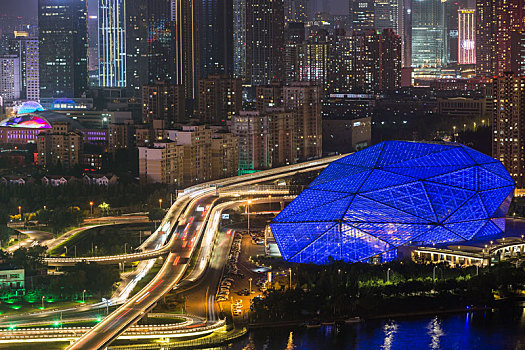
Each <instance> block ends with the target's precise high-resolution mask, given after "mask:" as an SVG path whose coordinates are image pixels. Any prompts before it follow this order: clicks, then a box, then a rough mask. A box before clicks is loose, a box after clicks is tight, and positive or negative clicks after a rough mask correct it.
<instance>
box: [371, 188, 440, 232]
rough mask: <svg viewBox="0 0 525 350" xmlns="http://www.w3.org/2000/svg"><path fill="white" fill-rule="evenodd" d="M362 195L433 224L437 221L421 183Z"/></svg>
mask: <svg viewBox="0 0 525 350" xmlns="http://www.w3.org/2000/svg"><path fill="white" fill-rule="evenodd" d="M362 195H363V196H366V197H367V198H370V199H373V200H375V201H378V202H381V203H384V204H387V205H390V206H392V207H394V208H398V209H403V210H405V211H407V212H409V213H411V214H413V215H415V216H419V217H420V218H424V219H426V220H429V221H433V222H434V221H436V220H437V219H436V215H435V213H434V210H433V209H432V206H431V205H430V202H429V200H428V197H427V193H426V191H425V188H424V186H423V184H422V183H421V182H417V183H413V184H408V185H402V186H396V187H390V188H386V189H383V190H378V191H374V192H368V193H363V194H362Z"/></svg>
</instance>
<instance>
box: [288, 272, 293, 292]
mask: <svg viewBox="0 0 525 350" xmlns="http://www.w3.org/2000/svg"><path fill="white" fill-rule="evenodd" d="M288 272H289V273H290V290H291V289H292V268H289V269H288Z"/></svg>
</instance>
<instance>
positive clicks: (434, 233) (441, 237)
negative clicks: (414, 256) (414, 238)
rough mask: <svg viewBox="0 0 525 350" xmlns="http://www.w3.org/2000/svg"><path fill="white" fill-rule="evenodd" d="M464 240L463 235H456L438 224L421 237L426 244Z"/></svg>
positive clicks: (420, 239)
mask: <svg viewBox="0 0 525 350" xmlns="http://www.w3.org/2000/svg"><path fill="white" fill-rule="evenodd" d="M463 240H464V239H463V237H460V236H458V235H456V234H455V233H454V232H452V231H450V230H447V229H446V228H444V227H443V226H436V227H434V229H432V230H430V231H429V232H427V233H425V234H424V235H422V236H420V237H419V241H421V242H424V243H425V244H433V243H449V242H459V241H463Z"/></svg>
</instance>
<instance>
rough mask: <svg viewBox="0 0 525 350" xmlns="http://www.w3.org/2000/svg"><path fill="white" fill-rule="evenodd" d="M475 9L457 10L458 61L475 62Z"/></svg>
mask: <svg viewBox="0 0 525 350" xmlns="http://www.w3.org/2000/svg"><path fill="white" fill-rule="evenodd" d="M475 15H476V10H475V9H459V10H458V38H459V40H458V63H459V64H475V63H476V16H475Z"/></svg>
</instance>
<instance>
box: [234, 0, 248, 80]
mask: <svg viewBox="0 0 525 350" xmlns="http://www.w3.org/2000/svg"><path fill="white" fill-rule="evenodd" d="M233 77H234V78H240V79H243V80H244V79H245V78H246V0H233Z"/></svg>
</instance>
